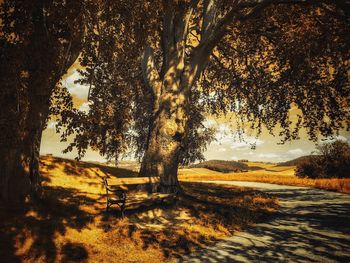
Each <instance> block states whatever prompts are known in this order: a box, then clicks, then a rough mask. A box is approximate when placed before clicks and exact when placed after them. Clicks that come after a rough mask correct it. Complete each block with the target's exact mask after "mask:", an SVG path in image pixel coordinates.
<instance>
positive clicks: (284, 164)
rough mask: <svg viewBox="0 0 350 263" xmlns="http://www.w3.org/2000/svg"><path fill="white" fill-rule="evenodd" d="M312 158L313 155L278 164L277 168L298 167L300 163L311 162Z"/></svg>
mask: <svg viewBox="0 0 350 263" xmlns="http://www.w3.org/2000/svg"><path fill="white" fill-rule="evenodd" d="M311 156H313V155H305V156H301V157H298V158H295V159H293V160H290V161H287V162H282V163H278V164H277V166H297V165H298V164H299V163H301V162H304V161H307V160H309V159H310V158H311Z"/></svg>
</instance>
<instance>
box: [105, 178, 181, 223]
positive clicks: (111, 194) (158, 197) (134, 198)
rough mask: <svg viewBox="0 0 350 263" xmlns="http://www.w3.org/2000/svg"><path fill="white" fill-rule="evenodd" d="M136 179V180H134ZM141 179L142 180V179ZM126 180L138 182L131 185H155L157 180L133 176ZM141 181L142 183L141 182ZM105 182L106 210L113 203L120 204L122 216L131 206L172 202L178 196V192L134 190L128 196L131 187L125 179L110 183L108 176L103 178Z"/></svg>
mask: <svg viewBox="0 0 350 263" xmlns="http://www.w3.org/2000/svg"><path fill="white" fill-rule="evenodd" d="M123 179H124V178H123ZM133 179H136V180H133ZM140 179H141V180H140ZM125 180H126V181H130V180H131V181H135V182H137V183H136V184H132V183H130V185H134V186H135V185H138V186H141V185H142V186H145V185H147V184H148V185H150V184H151V185H152V184H153V185H154V184H156V183H157V182H154V181H153V182H152V181H151V180H148V179H147V180H145V179H143V180H142V178H132V179H125ZM140 182H141V184H140ZM103 183H104V186H105V189H106V198H107V202H106V211H107V212H108V211H109V208H110V207H111V206H112V205H118V206H119V208H120V211H121V214H122V217H124V211H125V210H126V209H129V208H134V207H139V206H145V205H148V206H150V205H154V204H159V203H164V202H171V201H174V200H175V199H176V197H177V194H162V193H145V192H144V191H143V192H140V191H139V192H134V193H133V194H130V196H127V193H128V192H129V193H131V189H129V188H128V187H127V186H128V185H126V183H125V181H123V180H119V182H118V184H113V185H109V184H108V181H107V178H106V177H104V178H103Z"/></svg>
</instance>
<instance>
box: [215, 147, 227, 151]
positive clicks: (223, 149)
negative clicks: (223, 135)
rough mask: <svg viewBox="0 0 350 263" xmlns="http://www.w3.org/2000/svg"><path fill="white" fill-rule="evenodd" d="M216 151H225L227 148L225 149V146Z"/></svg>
mask: <svg viewBox="0 0 350 263" xmlns="http://www.w3.org/2000/svg"><path fill="white" fill-rule="evenodd" d="M217 151H218V152H226V151H227V149H226V148H219V149H218V150H217Z"/></svg>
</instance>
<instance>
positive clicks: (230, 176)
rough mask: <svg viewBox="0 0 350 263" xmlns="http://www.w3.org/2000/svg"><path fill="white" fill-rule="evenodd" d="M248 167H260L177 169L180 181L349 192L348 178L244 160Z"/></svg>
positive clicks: (349, 183)
mask: <svg viewBox="0 0 350 263" xmlns="http://www.w3.org/2000/svg"><path fill="white" fill-rule="evenodd" d="M245 164H247V165H248V166H249V167H254V168H255V169H256V167H260V168H261V170H253V171H247V172H238V173H221V172H217V171H213V170H209V169H205V168H183V169H180V170H179V179H180V180H181V181H201V180H203V181H206V180H223V181H250V182H262V183H273V184H282V185H295V186H308V187H316V188H320V189H325V190H330V191H337V192H341V193H350V179H306V178H299V177H297V176H295V166H280V165H276V164H266V163H257V162H246V163H245Z"/></svg>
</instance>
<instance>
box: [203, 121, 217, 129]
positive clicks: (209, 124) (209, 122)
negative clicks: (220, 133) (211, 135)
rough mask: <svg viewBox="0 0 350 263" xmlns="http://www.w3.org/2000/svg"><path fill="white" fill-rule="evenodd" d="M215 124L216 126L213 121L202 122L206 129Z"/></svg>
mask: <svg viewBox="0 0 350 263" xmlns="http://www.w3.org/2000/svg"><path fill="white" fill-rule="evenodd" d="M215 124H216V122H215V121H213V120H205V121H204V122H203V125H204V126H205V127H206V128H210V127H213V126H214V125H215Z"/></svg>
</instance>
